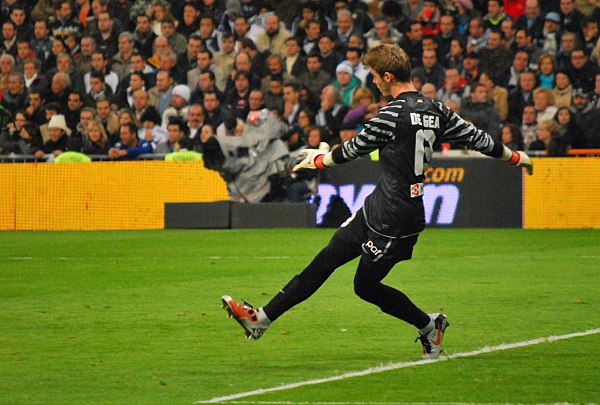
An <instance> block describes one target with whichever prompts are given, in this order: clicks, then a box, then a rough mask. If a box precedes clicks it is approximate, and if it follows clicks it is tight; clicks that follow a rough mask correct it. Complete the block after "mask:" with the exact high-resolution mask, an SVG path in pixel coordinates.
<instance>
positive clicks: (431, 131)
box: [332, 92, 503, 238]
mask: <svg viewBox="0 0 600 405" xmlns="http://www.w3.org/2000/svg"><path fill="white" fill-rule="evenodd" d="M436 142H450V143H453V144H455V145H460V146H466V147H467V148H468V149H472V150H476V151H479V152H481V153H484V154H486V155H488V156H492V157H500V156H501V155H502V150H503V146H502V144H501V143H500V142H494V140H493V139H492V137H491V136H490V135H489V134H487V133H486V132H484V131H482V130H480V129H477V128H476V127H475V126H474V125H473V124H471V123H468V122H466V121H465V120H464V119H462V118H461V117H460V116H458V115H457V114H455V113H454V112H453V111H452V110H450V109H449V108H448V107H446V106H445V105H444V104H442V103H440V102H438V101H435V100H431V99H429V98H427V97H424V96H423V95H421V94H420V93H417V92H405V93H401V94H400V95H399V96H398V97H397V98H395V99H394V100H393V101H391V102H390V103H388V104H387V105H386V106H385V107H383V108H381V109H380V110H379V112H378V113H377V115H375V116H374V117H373V118H371V119H370V120H369V121H368V122H367V123H366V124H365V126H364V129H363V130H362V131H361V132H360V133H359V134H358V135H357V136H356V137H354V138H352V139H350V140H348V141H346V142H344V143H343V144H342V145H341V146H340V147H339V148H337V149H335V150H334V151H333V153H332V158H333V161H334V162H335V163H338V164H339V163H344V162H347V161H350V160H353V159H356V158H358V157H360V156H363V155H366V154H368V153H370V152H371V151H373V150H376V149H379V165H380V168H381V170H380V175H379V179H378V181H377V187H376V188H375V190H374V191H373V193H372V194H371V195H370V196H368V197H367V199H366V201H365V205H364V207H363V210H364V214H365V217H366V219H367V223H368V225H369V227H370V228H371V229H372V230H373V231H375V232H378V233H380V234H382V235H385V236H389V237H392V238H401V237H404V236H409V235H414V234H416V233H419V232H421V231H422V230H423V229H424V228H425V210H424V208H423V197H422V195H423V180H424V172H425V170H426V169H427V168H428V164H429V161H430V160H431V156H432V153H433V144H434V143H436Z"/></svg>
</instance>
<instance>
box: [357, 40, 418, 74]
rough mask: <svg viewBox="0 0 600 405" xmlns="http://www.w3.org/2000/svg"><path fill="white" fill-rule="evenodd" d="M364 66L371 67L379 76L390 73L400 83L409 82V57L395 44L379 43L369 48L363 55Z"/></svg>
mask: <svg viewBox="0 0 600 405" xmlns="http://www.w3.org/2000/svg"><path fill="white" fill-rule="evenodd" d="M363 63H364V64H365V66H367V67H370V68H371V69H373V70H374V71H375V72H377V74H379V76H383V75H384V73H385V72H388V73H391V74H393V75H394V76H395V77H396V80H398V81H399V82H402V83H408V82H410V71H411V67H410V58H409V57H408V55H407V54H406V52H405V51H404V49H402V48H400V47H399V46H398V45H395V44H393V45H392V44H379V45H377V46H376V47H374V48H371V49H370V50H369V52H367V54H366V55H365V56H364V57H363Z"/></svg>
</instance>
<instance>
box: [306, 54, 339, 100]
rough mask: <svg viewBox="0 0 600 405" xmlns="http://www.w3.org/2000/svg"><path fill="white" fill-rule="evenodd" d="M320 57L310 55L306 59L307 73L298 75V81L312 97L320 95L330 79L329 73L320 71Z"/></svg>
mask: <svg viewBox="0 0 600 405" xmlns="http://www.w3.org/2000/svg"><path fill="white" fill-rule="evenodd" d="M321 61H322V58H321V55H319V54H318V53H312V54H310V55H308V57H307V59H306V68H307V71H306V72H304V73H302V74H300V77H299V78H298V80H299V81H300V84H301V85H302V86H305V87H306V88H307V89H308V91H309V93H310V94H311V95H312V96H313V97H318V96H320V95H321V91H322V90H323V88H324V87H325V86H327V85H328V84H329V83H331V81H332V78H331V75H330V74H329V73H326V72H324V71H323V70H321Z"/></svg>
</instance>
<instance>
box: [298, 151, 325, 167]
mask: <svg viewBox="0 0 600 405" xmlns="http://www.w3.org/2000/svg"><path fill="white" fill-rule="evenodd" d="M325 153H326V151H322V150H320V149H305V150H304V151H303V152H302V153H300V154H299V155H298V159H296V164H295V165H294V167H293V168H292V171H293V172H297V171H298V170H300V169H324V168H325V166H324V165H323V156H325Z"/></svg>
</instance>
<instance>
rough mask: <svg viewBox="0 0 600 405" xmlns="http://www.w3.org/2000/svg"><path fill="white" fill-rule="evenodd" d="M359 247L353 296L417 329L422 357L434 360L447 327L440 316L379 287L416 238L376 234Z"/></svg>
mask: <svg viewBox="0 0 600 405" xmlns="http://www.w3.org/2000/svg"><path fill="white" fill-rule="evenodd" d="M369 236H371V237H372V238H371V239H369V240H368V241H367V242H365V243H364V244H363V254H362V256H361V260H360V262H359V265H358V269H357V271H356V275H355V277H354V290H355V292H356V294H357V295H358V296H359V297H361V298H362V299H364V300H365V301H368V302H370V303H372V304H374V305H377V306H378V307H379V308H380V309H381V310H382V311H383V312H385V313H387V314H389V315H392V316H394V317H396V318H398V319H401V320H403V321H405V322H407V323H409V324H411V325H413V326H415V327H416V328H417V329H418V330H419V339H420V340H421V344H422V346H423V357H424V358H437V357H438V356H439V354H440V353H441V351H442V339H443V335H444V332H445V330H446V327H447V326H448V325H449V324H448V321H447V318H446V316H445V315H443V314H439V313H435V314H429V315H428V314H426V313H425V312H423V311H422V310H421V309H420V308H419V307H418V306H416V305H415V304H414V303H413V302H412V301H411V300H410V298H408V296H406V294H404V293H403V292H401V291H399V290H397V289H395V288H392V287H390V286H388V285H385V284H383V283H382V282H381V281H382V280H383V279H384V278H385V277H386V276H387V275H388V273H389V272H390V270H391V269H392V268H393V267H394V265H395V264H396V263H398V262H400V261H403V260H409V259H410V258H411V257H412V250H413V247H414V245H415V243H416V242H417V237H418V236H417V235H415V236H413V237H408V238H402V239H389V238H384V237H381V236H380V235H373V234H372V233H371V234H370V235H369Z"/></svg>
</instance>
